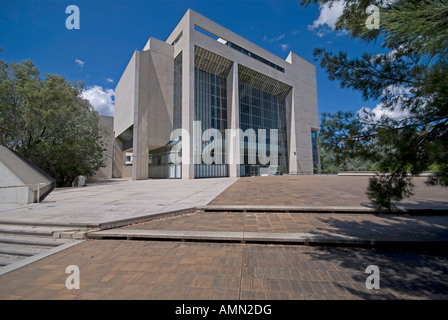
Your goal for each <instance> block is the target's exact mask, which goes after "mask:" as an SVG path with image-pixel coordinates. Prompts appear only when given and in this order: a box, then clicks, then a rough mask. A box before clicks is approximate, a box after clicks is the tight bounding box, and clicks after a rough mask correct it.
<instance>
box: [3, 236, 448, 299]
mask: <svg viewBox="0 0 448 320" xmlns="http://www.w3.org/2000/svg"><path fill="white" fill-rule="evenodd" d="M69 265H76V266H78V267H79V271H80V289H72V290H68V289H67V288H66V286H65V281H66V279H67V277H68V274H66V273H65V270H66V267H67V266H69ZM369 265H376V266H378V267H379V270H380V280H381V281H380V289H379V290H368V289H367V288H366V285H365V282H366V279H367V277H368V275H369V274H366V273H365V269H366V268H367V266H369ZM447 272H448V255H447V252H446V251H441V252H438V251H435V252H434V251H430V252H406V251H393V250H373V249H359V248H358V249H357V248H328V247H307V246H278V245H276V246H269V245H249V244H245V245H242V244H221V243H185V242H157V241H156V242H153V241H125V240H88V241H84V242H83V243H81V244H79V245H77V246H74V247H71V248H69V249H66V250H64V251H61V252H59V253H56V254H54V255H52V256H49V257H47V258H45V259H42V260H39V261H37V262H35V263H33V264H30V265H27V266H25V267H23V268H21V269H19V270H16V271H12V272H10V273H7V274H5V275H3V276H1V277H0V288H1V290H0V299H175V300H177V299H179V300H190V299H206V300H208V299H282V300H287V299H325V300H326V299H338V300H344V299H448V279H447V277H446V274H447Z"/></svg>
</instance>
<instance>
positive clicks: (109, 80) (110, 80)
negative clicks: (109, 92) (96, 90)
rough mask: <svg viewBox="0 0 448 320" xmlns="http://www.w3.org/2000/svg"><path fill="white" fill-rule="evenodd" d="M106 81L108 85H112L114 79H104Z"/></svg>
mask: <svg viewBox="0 0 448 320" xmlns="http://www.w3.org/2000/svg"><path fill="white" fill-rule="evenodd" d="M106 81H107V82H109V83H114V79H112V78H106Z"/></svg>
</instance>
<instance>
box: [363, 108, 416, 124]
mask: <svg viewBox="0 0 448 320" xmlns="http://www.w3.org/2000/svg"><path fill="white" fill-rule="evenodd" d="M358 114H359V115H362V114H371V115H374V117H373V120H374V121H375V122H377V121H379V120H380V119H381V117H383V116H385V117H387V118H390V119H393V120H397V121H399V120H403V119H405V118H406V117H409V113H408V112H407V111H405V110H403V109H401V108H399V107H397V108H394V109H393V110H391V109H389V108H385V107H384V106H383V104H382V103H379V104H377V105H376V106H375V108H373V109H370V108H367V107H362V108H361V109H360V110H359V111H358Z"/></svg>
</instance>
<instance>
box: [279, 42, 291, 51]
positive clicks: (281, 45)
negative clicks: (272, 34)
mask: <svg viewBox="0 0 448 320" xmlns="http://www.w3.org/2000/svg"><path fill="white" fill-rule="evenodd" d="M280 48H281V49H282V50H283V51H286V50H288V49H289V44H287V43H282V44H280Z"/></svg>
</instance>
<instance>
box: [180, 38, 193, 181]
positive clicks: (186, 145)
mask: <svg viewBox="0 0 448 320" xmlns="http://www.w3.org/2000/svg"><path fill="white" fill-rule="evenodd" d="M187 48H188V49H186V50H184V51H183V53H182V129H183V134H182V179H194V161H193V155H194V153H193V121H194V44H192V43H189V45H188V47H187ZM186 133H188V134H186Z"/></svg>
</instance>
